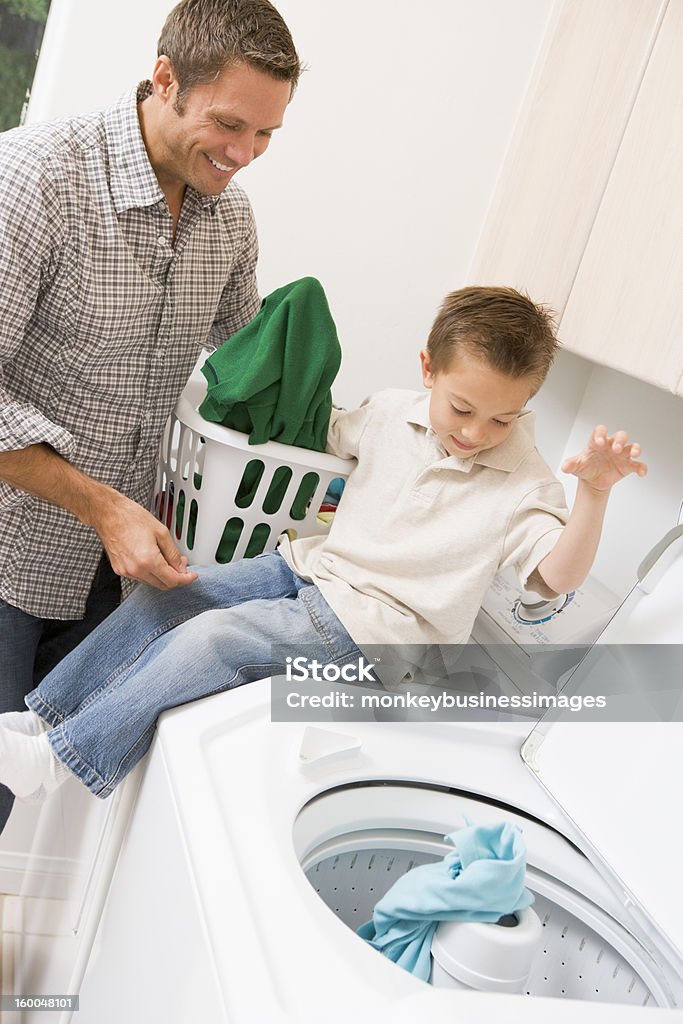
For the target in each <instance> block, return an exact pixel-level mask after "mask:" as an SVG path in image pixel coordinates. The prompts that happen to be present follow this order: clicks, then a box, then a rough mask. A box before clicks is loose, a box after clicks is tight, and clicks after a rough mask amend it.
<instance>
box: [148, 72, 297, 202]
mask: <svg viewBox="0 0 683 1024" xmlns="http://www.w3.org/2000/svg"><path fill="white" fill-rule="evenodd" d="M163 62H166V64H165V65H164V63H163ZM164 75H165V76H166V79H165V81H164ZM159 81H162V82H163V83H164V85H165V89H164V92H163V106H162V109H161V117H160V121H159V126H158V133H157V135H156V138H155V140H154V143H153V152H151V153H150V157H151V161H152V165H153V167H154V170H155V172H156V174H157V177H158V179H159V183H160V184H161V186H162V188H163V187H164V186H165V185H166V186H169V185H170V187H171V188H174V187H175V188H180V187H183V186H185V185H190V186H191V187H192V188H194V189H196V191H197V192H200V193H201V194H202V195H207V196H215V195H219V194H220V193H221V192H222V191H223V189H224V188H225V187H226V185H227V184H228V182H229V181H230V179H231V178H232V176H233V175H234V174H236V172H237V171H239V170H240V168H242V167H246V166H247V164H249V163H251V161H252V160H255V159H256V157H257V156H261V154H262V153H263V152H265V150H266V149H267V148H268V143H269V142H270V138H271V135H272V133H273V131H275V129H277V128H279V127H280V126H281V125H282V119H283V117H284V113H285V109H286V107H287V104H288V102H289V98H290V92H291V86H290V83H289V82H281V81H279V80H278V79H276V78H272V77H271V76H270V75H267V74H265V73H264V72H262V71H258V70H257V69H256V68H253V67H251V66H250V65H248V64H239V65H236V66H234V67H229V68H225V69H224V70H223V71H222V72H221V74H220V75H219V76H218V78H217V79H216V80H215V81H214V82H211V83H210V84H208V85H196V86H194V87H193V88H192V89H190V90H189V91H188V92H187V93H186V95H185V96H184V97H183V103H182V113H180V114H179V113H178V111H177V109H176V104H177V97H178V83H177V81H176V80H175V78H174V76H173V72H172V69H171V68H170V65H168V61H167V58H165V57H160V58H159V60H158V61H157V66H156V67H155V79H154V84H155V88H156V89H157V95H159V91H158V83H159Z"/></svg>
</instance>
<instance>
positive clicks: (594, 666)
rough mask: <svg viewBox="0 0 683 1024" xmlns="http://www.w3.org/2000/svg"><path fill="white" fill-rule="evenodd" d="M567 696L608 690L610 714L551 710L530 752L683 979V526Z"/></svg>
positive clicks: (648, 937) (526, 749)
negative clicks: (682, 787)
mask: <svg viewBox="0 0 683 1024" xmlns="http://www.w3.org/2000/svg"><path fill="white" fill-rule="evenodd" d="M562 693H563V694H564V695H566V696H573V697H576V696H581V697H585V696H586V695H592V696H593V697H595V696H598V695H600V696H604V695H607V701H608V707H609V713H608V714H605V713H602V715H597V714H596V715H591V717H592V718H593V720H587V718H588V717H589V716H588V714H587V713H586V712H585V711H581V712H580V713H578V712H576V711H575V712H572V711H563V712H559V713H558V712H557V711H556V712H554V713H552V714H550V715H547V716H546V717H545V718H544V719H542V720H541V721H540V722H539V723H538V725H537V726H536V727H535V728H534V730H533V731H532V732H531V733H530V735H529V737H528V738H527V740H526V742H525V743H524V745H523V747H522V757H523V759H524V760H525V762H526V763H527V765H528V767H529V768H531V770H532V771H533V772H535V774H536V775H537V777H538V779H539V781H540V782H541V783H542V784H543V786H544V787H545V788H546V789H547V791H548V793H549V795H550V796H551V797H552V798H553V799H554V800H555V801H556V802H557V804H558V805H559V806H560V808H561V809H562V811H563V812H564V814H565V815H567V816H568V817H569V818H570V819H571V822H572V823H573V824H574V826H575V827H576V830H577V836H576V837H575V838H576V841H577V843H578V845H580V846H581V847H582V848H583V849H584V851H585V852H586V853H588V854H589V856H590V857H591V859H592V860H593V862H594V863H595V865H596V867H597V868H598V869H599V870H601V871H602V873H603V875H604V876H605V878H606V879H607V881H608V882H610V884H611V885H612V886H613V888H614V889H615V890H616V891H617V894H618V896H619V898H620V900H621V901H622V902H623V903H624V905H625V906H626V907H628V908H629V910H630V912H631V915H632V920H633V922H634V934H636V935H637V936H638V937H639V938H640V939H641V941H642V942H643V943H644V945H645V946H646V947H647V948H649V949H650V950H651V951H652V950H653V949H654V950H656V951H657V952H658V953H659V954H660V955H662V956H664V957H665V958H666V959H667V960H668V961H669V963H671V965H672V966H674V968H676V970H677V972H678V974H679V976H680V977H681V978H682V979H683V897H682V896H681V892H682V886H681V851H682V850H683V815H682V814H681V810H680V803H681V801H680V793H681V761H682V752H683V527H678V528H676V529H675V530H672V531H670V533H669V534H667V536H666V537H665V538H663V540H662V541H661V542H660V543H659V544H658V545H657V546H656V547H655V548H654V549H653V551H652V552H650V555H648V557H647V558H646V559H645V561H644V562H643V564H642V565H641V567H640V569H639V571H638V583H637V585H636V586H635V587H634V588H633V590H632V591H631V593H630V594H629V595H628V597H627V598H626V599H625V601H624V602H623V604H622V605H621V607H620V608H619V609H618V611H617V612H616V613H615V615H614V617H613V619H612V620H611V622H610V623H609V624H608V626H607V627H606V629H605V630H604V632H603V633H602V634H601V636H600V638H599V640H598V643H597V644H596V645H594V646H593V647H592V648H591V649H590V651H589V652H588V653H587V655H586V656H585V657H584V659H583V660H582V661H581V663H580V664H579V665H578V666H577V668H576V669H575V670H574V672H573V673H572V675H571V676H570V677H569V679H568V681H567V683H566V685H565V686H564V688H563V690H562ZM607 719H609V720H607Z"/></svg>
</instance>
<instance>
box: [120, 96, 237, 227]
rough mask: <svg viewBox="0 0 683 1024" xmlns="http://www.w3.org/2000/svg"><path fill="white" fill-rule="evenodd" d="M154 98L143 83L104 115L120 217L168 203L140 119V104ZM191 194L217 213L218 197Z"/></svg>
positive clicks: (205, 207) (193, 192) (202, 204)
mask: <svg viewBox="0 0 683 1024" xmlns="http://www.w3.org/2000/svg"><path fill="white" fill-rule="evenodd" d="M151 95H152V83H151V82H150V81H143V82H140V84H139V85H137V86H136V87H135V88H134V89H130V90H129V91H128V92H127V93H124V95H123V96H122V97H121V98H120V99H119V101H118V102H117V103H116V104H114V106H113V107H110V108H109V110H107V111H105V114H104V131H105V135H106V138H107V150H108V154H109V188H110V190H111V196H112V200H113V202H114V208H115V210H116V212H117V213H124V212H125V211H126V210H131V209H135V208H136V207H146V206H154V205H155V204H156V203H160V202H163V201H164V200H165V197H164V193H163V192H162V190H161V187H160V185H159V182H158V181H157V176H156V174H155V173H154V170H153V168H152V165H151V163H150V161H149V157H148V155H147V150H146V148H145V143H144V141H143V138H142V131H141V129H140V119H139V117H138V102H140V101H141V100H144V99H146V98H147V97H148V96H151ZM188 192H189V193H190V194H191V195H192V198H193V200H194V202H195V203H196V204H197V205H199V206H200V207H202V208H203V209H207V210H209V211H210V212H211V213H214V212H215V209H216V203H217V202H218V199H219V198H220V197H219V196H203V195H200V193H199V192H196V191H195V190H194V189H192V188H189V187H188Z"/></svg>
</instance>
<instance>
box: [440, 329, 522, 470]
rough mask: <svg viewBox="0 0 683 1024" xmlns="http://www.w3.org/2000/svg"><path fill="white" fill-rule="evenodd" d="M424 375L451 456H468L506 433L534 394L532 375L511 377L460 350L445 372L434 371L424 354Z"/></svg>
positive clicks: (493, 443)
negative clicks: (530, 376)
mask: <svg viewBox="0 0 683 1024" xmlns="http://www.w3.org/2000/svg"><path fill="white" fill-rule="evenodd" d="M420 360H421V362H422V379H423V381H424V385H425V387H426V388H429V389H430V391H431V392H432V394H431V398H430V402H429V420H430V422H431V425H432V429H433V430H434V433H435V434H436V436H437V437H438V438H439V441H440V442H441V444H442V445H443V446H444V448H445V449H446V451H447V452H448V453H449V455H457V456H458V457H459V458H461V459H468V458H470V457H471V456H474V455H476V454H477V453H478V452H482V451H484V450H485V449H487V448H495V447H496V445H499V444H500V443H501V442H502V441H504V440H505V438H506V437H507V436H508V434H509V433H510V431H511V430H512V427H513V425H514V423H515V420H516V419H517V417H518V416H519V414H520V413H521V411H522V409H523V408H524V406H525V405H526V403H527V402H528V401H529V399H530V398H531V395H532V394H533V392H534V385H533V382H532V380H531V378H529V377H508V376H507V375H506V374H503V373H500V372H499V371H498V370H494V369H493V367H492V366H490V365H489V363H487V362H486V360H485V359H484V358H483V357H482V356H479V355H476V354H474V353H473V352H471V351H469V350H467V349H460V350H459V351H458V352H457V353H456V354H455V356H454V357H453V359H452V361H451V363H450V364H449V366H448V367H447V368H446V369H445V370H441V371H439V372H438V373H433V372H432V367H431V360H430V358H429V353H428V352H427V351H423V352H420Z"/></svg>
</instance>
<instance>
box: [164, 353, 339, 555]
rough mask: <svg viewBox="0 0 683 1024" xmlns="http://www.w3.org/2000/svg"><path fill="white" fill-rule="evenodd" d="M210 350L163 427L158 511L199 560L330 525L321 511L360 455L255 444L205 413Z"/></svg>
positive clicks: (249, 551)
mask: <svg viewBox="0 0 683 1024" xmlns="http://www.w3.org/2000/svg"><path fill="white" fill-rule="evenodd" d="M207 354H208V353H206V352H205V353H203V355H202V357H201V358H200V360H199V362H198V363H197V366H196V367H195V369H194V371H193V373H192V376H191V377H190V380H189V381H188V383H187V386H186V387H185V390H184V391H183V393H182V394H181V396H180V398H179V399H178V402H177V404H176V407H175V410H174V412H173V413H172V414H171V416H170V417H169V420H168V423H167V424H166V427H165V430H164V435H163V438H162V441H161V451H160V456H159V468H158V471H157V483H156V487H155V491H154V494H155V498H154V505H153V511H154V514H155V515H156V516H157V518H158V519H160V520H161V522H162V523H165V524H166V526H167V527H168V528H169V530H170V532H171V536H172V537H173V539H174V541H175V543H176V545H177V546H178V548H179V550H180V551H181V553H182V554H184V555H187V557H188V560H189V561H190V562H191V563H193V564H195V565H201V564H204V565H206V564H211V563H215V562H230V561H234V560H236V559H238V558H243V557H244V556H245V555H247V556H253V555H256V554H260V553H261V552H262V551H271V550H272V549H273V548H274V547H275V546H276V544H277V541H278V538H279V537H280V535H281V534H282V533H283V532H284V531H285V530H288V531H293V533H294V535H295V536H297V537H309V536H311V535H312V534H315V533H322V532H325V531H326V530H327V529H328V528H329V527H328V526H327V524H325V523H324V522H323V521H321V520H320V519H319V518H318V512H319V509H320V506H321V504H322V502H323V498H324V497H325V494H326V492H327V490H328V487H329V485H330V483H331V482H332V481H333V480H336V479H341V480H345V479H346V477H347V476H348V474H349V473H350V471H351V469H352V468H353V466H354V465H355V462H354V460H352V459H338V458H336V457H335V456H333V455H327V454H325V453H324V452H315V451H310V450H308V449H305V448H295V447H293V446H291V445H285V444H279V443H277V442H275V441H268V442H267V443H266V444H261V445H250V444H249V438H248V436H247V435H246V434H241V433H239V431H237V430H231V429H229V428H227V427H223V426H221V425H220V424H218V423H210V422H209V421H207V420H205V419H204V418H203V417H202V416H200V415H199V413H198V412H197V408H198V406H199V405H200V404H201V402H202V401H203V399H204V395H205V393H206V380H205V378H204V376H203V374H202V373H201V371H200V366H201V365H202V363H203V362H204V360H205V359H206V357H207ZM246 480H250V481H251V484H252V486H251V488H250V489H249V490H247V488H246V487H245V485H244V484H243V481H246ZM241 484H242V487H240V485H241ZM245 491H246V492H247V493H245ZM240 492H241V493H240ZM291 535H292V534H291V532H290V536H291Z"/></svg>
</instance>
